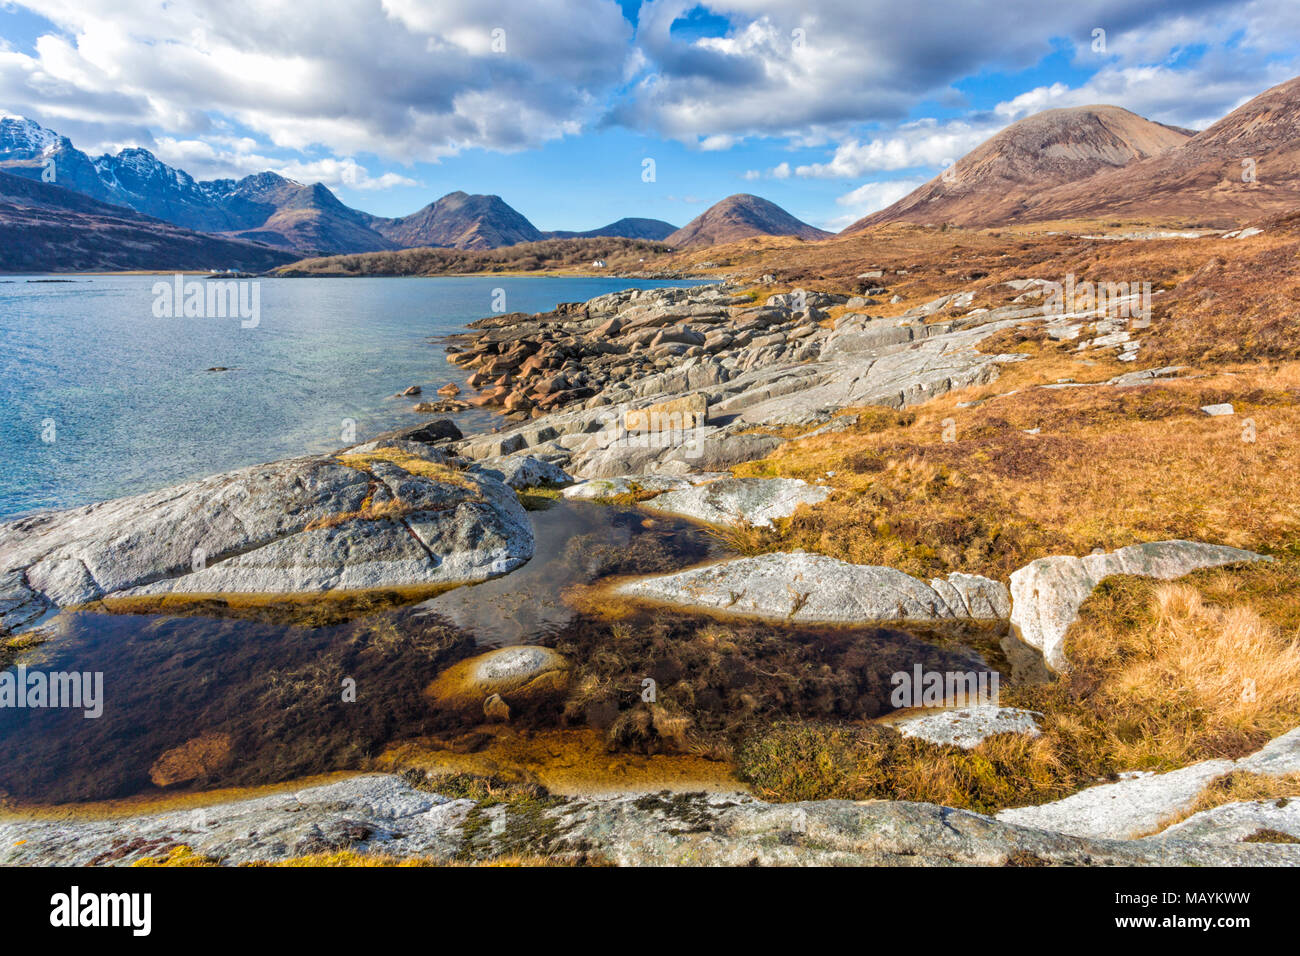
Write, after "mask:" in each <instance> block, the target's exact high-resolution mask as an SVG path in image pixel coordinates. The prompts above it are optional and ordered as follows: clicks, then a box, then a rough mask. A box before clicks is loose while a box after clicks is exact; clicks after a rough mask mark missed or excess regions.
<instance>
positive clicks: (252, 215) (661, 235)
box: [0, 77, 1300, 269]
mask: <svg viewBox="0 0 1300 956" xmlns="http://www.w3.org/2000/svg"><path fill="white" fill-rule="evenodd" d="M0 176H2V177H3V179H0V235H3V236H5V237H6V249H5V250H4V252H5V254H4V255H3V256H0V268H4V269H13V268H16V266H14V265H13V263H15V262H20V261H21V262H22V263H24V265H23V266H22V268H32V269H40V268H51V269H53V268H60V269H62V268H74V267H75V268H83V269H91V268H104V269H107V268H141V269H150V268H167V269H170V268H179V267H180V266H178V265H176V264H177V263H180V262H185V263H191V265H188V266H186V267H187V268H205V267H207V265H209V264H212V265H218V266H221V267H237V268H241V269H255V268H270V267H272V266H275V265H279V264H281V263H283V262H286V261H290V260H293V259H299V258H302V257H304V256H307V255H316V254H327V253H362V252H391V251H396V250H402V249H408V248H418V247H424V246H431V247H441V248H451V249H461V250H486V249H496V248H501V247H504V246H511V245H515V244H519V243H533V242H539V241H543V240H547V239H576V238H592V237H625V238H630V239H640V240H651V241H655V242H659V241H662V242H664V243H665V244H666V245H668V246H672V247H674V248H678V249H691V248H698V247H704V246H710V245H715V244H718V243H727V242H735V241H737V240H742V239H746V238H750V237H756V236H792V237H796V238H799V239H803V240H807V241H816V240H820V239H826V238H829V237H830V235H831V234H830V233H827V232H824V231H823V230H821V229H817V228H815V227H813V226H810V225H808V224H807V223H805V222H801V221H800V220H798V219H796V218H795V217H794V216H791V215H790V214H789V213H788V212H786V211H785V210H784V209H782V208H780V207H779V206H777V205H775V204H774V203H771V202H769V201H768V200H766V199H762V198H760V197H758V196H751V195H748V194H738V195H734V196H729V197H727V198H726V199H723V200H722V201H721V202H719V203H716V204H715V205H713V206H711V207H709V208H708V209H707V210H705V211H704V212H703V213H702V214H701V215H699V216H697V217H695V218H694V219H692V220H691V221H690V222H689V223H687V224H686V225H685V226H683V227H681V228H680V229H677V228H675V227H674V226H672V225H671V224H670V223H666V222H663V221H661V220H657V219H635V218H623V219H618V220H617V221H615V222H612V223H610V224H609V225H608V226H603V227H601V228H600V229H593V230H589V231H586V232H570V231H553V232H542V231H541V230H539V229H537V228H536V227H535V226H534V225H533V224H532V223H531V222H529V221H528V219H527V218H526V217H524V216H523V215H522V214H520V213H519V212H518V211H517V210H515V209H513V208H512V207H511V206H510V205H508V204H507V203H506V202H505V201H504V200H503V199H502V198H501V197H499V196H487V195H470V194H467V193H464V192H452V193H449V194H447V195H445V196H443V197H442V198H440V199H438V200H437V201H435V202H432V203H430V204H429V205H427V206H425V207H424V208H423V209H420V210H419V211H417V212H415V213H412V214H411V215H409V216H401V217H397V218H386V217H382V216H375V215H371V214H370V213H366V212H362V211H361V210H357V209H353V208H351V207H349V206H347V205H345V204H344V203H342V202H341V201H340V200H339V199H338V197H337V196H335V195H334V194H333V193H332V192H331V191H330V190H329V189H328V188H327V187H326V186H325V185H323V184H321V183H316V184H314V185H304V184H303V183H299V182H295V181H294V180H292V179H288V178H286V177H284V176H281V175H279V174H277V173H274V172H261V173H256V174H254V175H250V176H245V177H244V178H242V179H238V180H235V179H215V180H207V181H200V180H196V179H194V178H193V177H192V176H190V175H189V174H188V173H186V172H185V171H184V170H181V169H176V168H174V167H171V166H168V165H167V164H166V163H163V162H161V161H160V160H159V159H158V158H157V157H155V156H154V155H153V154H152V153H151V152H149V151H148V150H146V149H140V148H130V149H123V150H121V151H120V152H118V153H117V154H115V155H109V154H104V155H102V156H99V157H98V158H94V159H92V158H91V157H90V156H88V155H87V154H86V153H84V152H82V151H81V150H78V149H77V148H76V147H75V146H74V145H73V144H72V142H71V141H70V140H69V139H68V138H67V137H65V136H61V135H59V134H58V133H56V132H54V131H52V130H49V129H46V128H45V127H43V126H40V125H39V124H37V123H35V122H32V121H31V120H27V119H22V118H18V117H10V116H4V117H0ZM50 179H52V180H53V181H52V182H50V181H45V180H50ZM1298 207H1300V77H1297V78H1294V79H1291V80H1288V81H1287V82H1285V83H1282V84H1280V85H1278V86H1276V87H1273V88H1272V89H1270V90H1267V91H1265V92H1264V93H1261V94H1260V95H1259V96H1257V97H1255V98H1254V99H1252V100H1250V101H1249V102H1247V103H1246V104H1244V105H1242V106H1241V107H1239V108H1238V109H1236V110H1234V111H1233V112H1232V113H1230V114H1229V115H1228V116H1226V117H1224V118H1223V119H1222V120H1220V121H1219V122H1217V123H1215V124H1214V125H1213V126H1211V127H1209V128H1208V129H1206V130H1204V131H1202V132H1196V131H1193V130H1186V129H1180V128H1177V127H1173V126H1167V125H1163V124H1160V123H1155V122H1152V121H1151V120H1147V119H1144V118H1143V117H1141V116H1138V115H1137V114H1135V113H1131V112H1129V111H1128V110H1124V109H1121V108H1119V107H1115V106H1081V107H1073V108H1068V109H1053V110H1046V111H1044V112H1041V113H1037V114H1035V115H1033V116H1030V117H1028V118H1026V119H1023V120H1020V121H1019V122H1017V123H1013V124H1012V125H1010V126H1008V127H1007V128H1006V129H1004V130H1002V131H1001V132H999V133H998V134H996V135H995V136H993V137H991V138H990V139H989V140H987V141H986V142H984V143H983V144H981V145H980V146H978V147H977V148H975V149H974V150H972V151H971V152H970V153H968V154H967V155H965V156H963V157H962V158H961V159H959V160H958V161H957V162H956V163H955V164H954V165H953V166H952V167H951V168H950V169H949V170H946V171H945V172H944V174H942V175H940V176H936V177H935V178H934V179H932V180H930V181H929V182H927V183H925V184H923V185H922V186H920V187H919V188H917V189H916V190H914V191H913V192H911V193H910V194H909V195H907V196H905V197H904V198H903V199H901V200H899V201H898V202H896V203H894V204H893V205H891V206H889V207H888V208H886V209H882V210H880V211H879V212H876V213H872V214H871V215H868V216H866V217H864V218H862V219H860V220H858V221H857V222H855V223H853V224H852V225H851V226H849V227H848V228H847V229H845V230H844V232H843V233H841V235H854V234H858V233H862V232H864V231H866V230H868V229H871V228H872V227H875V226H881V225H885V224H888V223H898V222H902V223H916V224H930V225H940V224H952V225H957V226H964V227H970V228H985V227H995V226H1004V225H1009V224H1014V223H1022V222H1024V223H1028V222H1043V221H1050V220H1063V219H1096V218H1102V217H1105V218H1108V219H1109V218H1123V219H1128V220H1133V221H1151V222H1155V221H1159V222H1162V223H1164V224H1167V225H1179V226H1183V227H1189V226H1209V227H1214V228H1229V227H1232V226H1236V225H1242V224H1244V223H1246V222H1250V221H1254V220H1258V219H1263V218H1266V217H1269V216H1276V215H1279V214H1286V213H1289V212H1292V211H1294V210H1295V209H1296V208H1298ZM60 230H61V231H63V232H64V233H65V235H64V238H63V239H62V240H58V239H57V238H56V234H57V233H59V231H60ZM151 230H152V231H151ZM37 250H43V251H44V252H43V254H44V255H45V258H42V257H41V255H38V254H37ZM151 256H152V257H153V258H151ZM72 263H76V264H77V265H75V266H74V265H72Z"/></svg>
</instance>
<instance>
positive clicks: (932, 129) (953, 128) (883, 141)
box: [795, 120, 1006, 179]
mask: <svg viewBox="0 0 1300 956" xmlns="http://www.w3.org/2000/svg"><path fill="white" fill-rule="evenodd" d="M1004 125H1006V124H1005V123H998V122H993V123H981V124H978V125H973V124H971V123H967V122H952V123H948V124H946V125H943V126H940V125H939V124H937V123H936V122H934V121H933V120H926V121H922V122H916V123H909V124H907V125H905V126H901V127H899V128H898V129H896V130H895V131H894V132H893V135H891V136H888V137H884V138H880V139H873V140H869V141H867V142H865V143H864V142H860V141H859V140H857V139H851V140H849V141H847V142H845V143H841V144H840V145H839V146H838V147H837V148H836V150H835V154H834V156H832V157H831V159H830V161H829V162H825V163H810V164H808V165H804V166H799V167H798V168H797V169H796V170H795V172H796V173H797V174H798V175H800V176H810V177H818V178H826V179H856V178H857V177H859V176H863V175H867V174H870V173H875V172H884V171H892V170H899V169H914V168H916V167H919V166H941V165H944V164H946V163H949V162H952V161H953V160H956V159H958V158H960V157H961V156H964V155H965V154H966V153H968V152H970V151H971V150H972V149H974V148H975V147H976V146H978V145H979V144H980V143H982V142H984V140H986V139H988V138H989V137H990V136H992V135H993V134H994V133H996V132H997V131H998V129H1000V128H1001V127H1002V126H1004Z"/></svg>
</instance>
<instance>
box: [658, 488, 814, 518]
mask: <svg viewBox="0 0 1300 956" xmlns="http://www.w3.org/2000/svg"><path fill="white" fill-rule="evenodd" d="M828 497H830V490H829V489H827V488H822V487H819V486H817V485H810V484H808V483H807V482H806V481H800V480H799V479H797V478H723V479H721V480H719V481H711V482H709V483H708V484H704V485H696V486H692V487H690V488H683V489H680V490H677V491H670V492H667V493H665V494H662V495H660V496H659V497H657V498H654V499H653V500H651V501H649V502H647V504H646V506H647V507H649V508H653V509H654V510H656V511H666V512H669V513H671V514H677V515H682V516H683V517H687V518H694V519H695V520H697V521H705V522H708V523H709V524H722V525H745V524H749V525H753V526H754V527H756V528H767V527H771V524H772V519H773V518H785V517H788V516H790V515H792V514H794V512H795V509H796V508H798V507H799V506H800V505H803V504H817V503H818V502H821V501H825V500H826V499H827V498H828Z"/></svg>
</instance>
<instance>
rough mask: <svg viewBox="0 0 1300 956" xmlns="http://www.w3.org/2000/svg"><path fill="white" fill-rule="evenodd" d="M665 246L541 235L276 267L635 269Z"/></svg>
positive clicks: (391, 272) (357, 270)
mask: <svg viewBox="0 0 1300 956" xmlns="http://www.w3.org/2000/svg"><path fill="white" fill-rule="evenodd" d="M670 251H671V250H670V249H669V248H668V246H666V245H664V244H663V243H661V242H652V241H650V240H648V239H623V238H621V237H618V236H611V237H602V238H596V239H543V240H542V241H540V242H521V243H519V244H518V245H513V246H500V247H498V248H495V249H435V248H430V247H428V246H422V247H419V248H416V249H398V250H395V251H392V252H366V253H361V254H358V255H344V256H321V257H317V258H311V259H303V260H301V261H299V262H295V263H292V264H290V265H288V266H285V267H284V268H282V269H281V270H280V274H281V275H287V276H312V275H320V276H324V275H328V276H439V275H467V274H470V273H476V272H544V271H547V270H555V269H564V270H570V269H582V270H584V271H590V270H591V268H592V263H593V262H596V261H598V260H599V261H601V262H604V263H605V266H604V268H605V269H606V270H608V271H609V272H616V273H625V272H635V271H638V270H641V269H644V268H645V267H646V264H647V263H653V262H657V261H659V260H660V259H662V258H663V257H664V256H665V255H667V254H668V253H669V252H670Z"/></svg>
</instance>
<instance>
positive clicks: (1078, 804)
mask: <svg viewBox="0 0 1300 956" xmlns="http://www.w3.org/2000/svg"><path fill="white" fill-rule="evenodd" d="M1298 769H1300V729H1297V730H1293V731H1291V732H1290V733H1287V734H1283V735H1282V736H1281V737H1278V738H1276V739H1275V740H1271V741H1269V743H1268V744H1266V745H1265V746H1264V748H1263V749H1261V750H1260V751H1258V752H1257V753H1254V754H1251V755H1250V756H1248V757H1242V758H1241V759H1240V760H1203V761H1201V762H1200V763H1195V764H1192V765H1191V766H1189V767H1183V768H1181V769H1179V770H1172V771H1170V772H1169V773H1133V774H1128V775H1126V776H1125V777H1124V779H1122V780H1118V781H1116V782H1115V783H1105V784H1101V785H1100V786H1096V787H1089V788H1088V789H1087V790H1081V791H1079V792H1078V793H1076V794H1072V795H1071V796H1068V797H1066V798H1065V799H1063V800H1057V801H1055V802H1053V803H1044V804H1041V805H1039V806H1036V807H1019V808H1017V809H1014V810H1003V811H1002V812H1000V813H999V814H998V815H997V818H998V819H999V820H1002V821H1003V822H1005V823H1017V824H1020V825H1022V826H1030V827H1039V828H1041V829H1044V830H1055V831H1058V832H1060V833H1071V834H1074V835H1076V836H1086V837H1095V838H1106V839H1117V840H1129V839H1134V838H1136V837H1140V836H1145V835H1147V834H1150V833H1154V832H1156V831H1158V830H1160V829H1161V828H1162V827H1163V826H1165V825H1166V824H1168V822H1169V820H1170V819H1172V818H1173V817H1175V816H1178V815H1179V814H1182V813H1186V812H1187V811H1188V810H1189V809H1191V808H1192V806H1193V805H1195V803H1196V798H1197V797H1198V796H1199V795H1200V793H1201V791H1202V790H1204V789H1205V787H1206V785H1208V784H1209V783H1210V782H1211V781H1212V780H1214V779H1215V778H1216V777H1221V776H1223V775H1224V774H1225V773H1231V772H1232V771H1234V770H1239V771H1246V772H1249V773H1260V774H1265V775H1269V776H1280V775H1282V774H1287V773H1293V772H1295V771H1296V770H1298Z"/></svg>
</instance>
